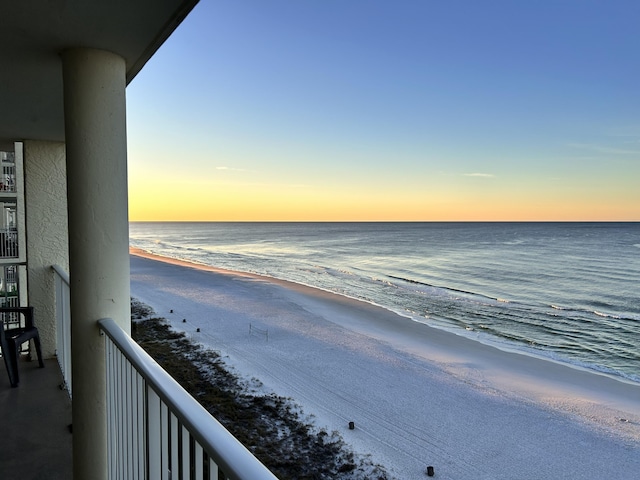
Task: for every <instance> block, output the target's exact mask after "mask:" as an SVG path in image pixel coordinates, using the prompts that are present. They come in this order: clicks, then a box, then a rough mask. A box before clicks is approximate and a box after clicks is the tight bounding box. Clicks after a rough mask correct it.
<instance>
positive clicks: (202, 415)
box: [98, 318, 277, 480]
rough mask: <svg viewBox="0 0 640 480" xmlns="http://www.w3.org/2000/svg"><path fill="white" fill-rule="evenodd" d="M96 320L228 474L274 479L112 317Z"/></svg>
mask: <svg viewBox="0 0 640 480" xmlns="http://www.w3.org/2000/svg"><path fill="white" fill-rule="evenodd" d="M98 324H99V325H100V328H101V329H102V331H103V332H105V333H106V334H107V336H109V338H110V339H111V340H112V341H113V343H114V344H115V345H116V346H117V347H118V348H119V349H120V350H121V352H122V353H123V355H124V356H125V357H126V358H127V359H128V360H129V362H131V364H132V365H133V367H134V368H135V369H136V370H137V371H138V373H139V374H140V375H141V376H142V377H143V378H144V379H145V381H146V382H147V383H148V385H150V386H151V387H152V388H153V390H154V391H155V392H156V394H157V395H158V397H160V398H161V399H162V401H163V402H164V403H165V404H166V405H167V406H168V407H169V408H170V409H171V410H172V412H173V414H174V415H175V416H176V417H177V418H178V420H179V421H180V422H181V423H182V424H183V425H184V426H185V427H186V428H187V429H188V430H189V431H190V433H191V435H192V436H193V437H194V438H195V439H196V440H197V441H198V443H200V445H201V446H202V447H203V449H204V450H205V451H206V452H207V454H208V455H209V456H210V457H211V458H212V459H213V461H214V462H215V463H216V464H217V465H218V466H219V467H220V468H222V470H223V471H224V472H225V474H226V475H227V477H228V478H231V479H238V480H243V479H244V480H248V479H251V480H254V479H255V480H259V479H260V480H261V479H265V480H267V479H270V480H277V477H276V476H275V475H273V473H271V472H270V471H269V470H268V469H267V468H266V467H265V466H264V465H263V464H262V463H261V462H260V461H259V460H258V459H257V458H256V457H255V456H254V455H253V454H252V453H251V452H250V451H249V450H247V448H246V447H245V446H244V445H242V444H241V443H240V442H239V441H238V440H237V439H236V438H235V437H234V436H233V435H231V433H229V431H228V430H227V429H226V428H225V427H224V426H223V425H222V424H221V423H220V422H218V421H217V420H216V419H215V418H214V417H213V416H212V415H211V414H210V413H209V412H208V411H207V410H206V409H205V408H204V407H203V406H202V405H200V404H199V403H198V402H197V401H196V400H195V399H194V398H193V397H192V396H191V395H190V394H189V393H188V392H187V391H186V390H185V389H184V388H182V386H181V385H180V384H179V383H178V382H177V381H176V380H175V379H174V378H173V377H171V376H170V375H169V374H168V373H167V372H166V371H165V370H164V369H163V368H162V367H161V366H160V365H158V364H157V363H156V361H155V360H153V358H151V356H150V355H149V354H148V353H147V352H145V351H144V350H143V349H142V347H140V346H139V345H138V344H137V343H136V342H134V341H133V339H132V338H131V337H130V336H129V335H127V333H126V332H125V331H124V330H122V328H120V327H119V326H118V324H117V323H116V322H115V321H114V320H113V319H111V318H104V319H101V320H99V321H98Z"/></svg>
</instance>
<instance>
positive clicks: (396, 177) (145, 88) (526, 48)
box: [127, 0, 640, 220]
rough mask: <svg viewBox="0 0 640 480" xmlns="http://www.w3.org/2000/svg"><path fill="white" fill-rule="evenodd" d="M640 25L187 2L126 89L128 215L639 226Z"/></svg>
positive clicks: (599, 9) (292, 0)
mask: <svg viewBox="0 0 640 480" xmlns="http://www.w3.org/2000/svg"><path fill="white" fill-rule="evenodd" d="M639 20H640V2H636V1H634V2H631V1H617V0H612V1H606V2H605V1H577V0H575V1H562V0H557V1H536V2H521V1H515V0H514V1H486V2H480V1H471V0H460V1H455V0H453V1H441V0H438V1H436V0H433V1H432V0H422V1H419V0H395V1H381V0H369V1H365V0H353V1H352V0H341V1H338V0H322V1H320V0H317V1H303V0H273V1H271V0H234V1H232V0H216V1H209V0H201V2H200V4H199V5H198V6H197V7H196V8H195V9H194V10H193V12H192V13H191V14H190V16H189V17H187V19H186V20H185V21H184V23H183V24H182V25H181V26H180V27H179V28H178V30H177V31H176V32H175V33H174V34H173V35H172V37H171V38H169V40H168V41H167V42H166V43H165V45H163V46H162V48H161V49H160V50H159V51H158V52H157V53H156V55H155V56H154V57H153V58H152V59H151V60H150V61H149V63H148V64H147V65H146V66H145V68H144V69H143V70H142V71H141V72H140V73H139V74H138V76H137V77H136V78H135V79H134V80H133V82H132V83H131V84H130V86H129V87H128V90H127V98H128V137H129V164H130V192H131V194H130V203H131V206H130V216H131V219H132V220H640V192H639V191H640V188H638V187H637V185H638V184H639V183H640V182H638V180H639V179H640V93H639V85H640V60H639V59H640V55H639V53H638V52H640V34H639V33H638V32H639V31H640V28H639V27H638V25H639V24H638V22H639ZM165 185H171V186H172V187H171V188H170V190H171V191H172V194H171V195H167V188H166V187H165Z"/></svg>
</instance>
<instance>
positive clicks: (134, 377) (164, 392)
mask: <svg viewBox="0 0 640 480" xmlns="http://www.w3.org/2000/svg"><path fill="white" fill-rule="evenodd" d="M98 323H99V325H100V328H101V329H102V331H103V332H105V333H106V337H105V338H106V345H105V354H106V369H107V425H108V427H107V428H108V464H109V476H108V478H109V479H124V478H126V479H145V478H149V479H154V480H155V479H158V480H200V479H210V480H219V479H222V478H224V479H228V480H277V478H276V477H275V476H274V475H273V474H272V473H271V472H270V471H269V470H268V469H267V468H266V467H265V466H264V465H263V464H262V463H260V461H259V460H258V459H257V458H255V457H254V456H253V454H252V453H251V452H250V451H249V450H247V449H246V448H245V447H244V446H243V445H242V444H241V443H240V442H239V441H238V440H237V439H236V438H235V437H234V436H233V435H231V434H230V433H229V432H228V431H227V430H226V429H225V428H224V427H223V426H222V425H221V424H220V423H219V422H218V421H217V420H216V419H215V418H213V417H212V416H211V414H209V412H207V411H206V410H205V409H204V407H202V406H201V405H200V404H199V403H198V402H197V401H196V400H195V399H194V398H193V397H192V396H191V395H189V394H188V393H187V392H186V391H185V390H184V389H183V388H182V387H181V386H180V385H179V384H178V382H176V381H175V380H174V379H173V378H172V377H171V376H170V375H169V374H168V373H167V372H166V371H165V370H164V369H163V368H162V367H160V365H158V364H157V363H156V362H155V360H153V359H152V358H151V357H150V356H149V355H148V354H147V353H146V352H145V351H144V350H143V349H142V348H141V347H140V346H139V345H138V344H137V343H135V342H134V341H133V340H132V339H131V337H130V336H129V335H127V334H126V333H125V332H124V330H122V329H121V328H120V327H119V326H118V325H117V324H116V323H115V322H114V321H113V320H112V319H109V318H107V319H102V320H100V321H99V322H98Z"/></svg>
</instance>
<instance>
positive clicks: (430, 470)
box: [427, 465, 436, 477]
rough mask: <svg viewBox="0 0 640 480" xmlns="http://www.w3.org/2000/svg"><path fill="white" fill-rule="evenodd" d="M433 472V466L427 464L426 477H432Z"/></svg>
mask: <svg viewBox="0 0 640 480" xmlns="http://www.w3.org/2000/svg"><path fill="white" fill-rule="evenodd" d="M435 474H436V472H435V471H434V470H433V467H432V466H431V465H429V466H428V467H427V477H433V476H434V475H435Z"/></svg>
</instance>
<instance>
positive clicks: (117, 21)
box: [0, 0, 198, 147]
mask: <svg viewBox="0 0 640 480" xmlns="http://www.w3.org/2000/svg"><path fill="white" fill-rule="evenodd" d="M197 2H198V0H19V1H18V0H16V1H3V2H2V4H1V5H0V35H1V36H2V38H1V40H0V147H1V146H2V143H3V142H5V143H6V142H10V141H16V140H25V139H35V140H54V141H64V113H63V98H62V96H63V89H62V64H61V60H60V52H62V51H63V50H65V49H67V48H70V47H89V48H98V49H103V50H108V51H110V52H114V53H117V54H119V55H120V56H122V57H123V58H124V59H125V60H126V65H127V83H129V82H130V81H131V80H132V79H133V78H134V77H135V75H136V74H137V73H138V72H139V71H140V69H141V68H142V67H143V66H144V64H145V63H146V62H147V60H149V58H151V56H152V55H153V54H154V53H155V52H156V50H157V49H158V48H159V47H160V45H162V43H163V42H164V41H165V40H166V39H167V38H168V37H169V35H171V33H172V32H173V31H174V30H175V28H176V27H177V26H178V25H179V24H180V22H181V21H182V20H183V18H184V17H185V16H186V15H187V14H188V13H189V12H190V11H191V9H192V8H193V7H194V6H195V4H196V3H197Z"/></svg>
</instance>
